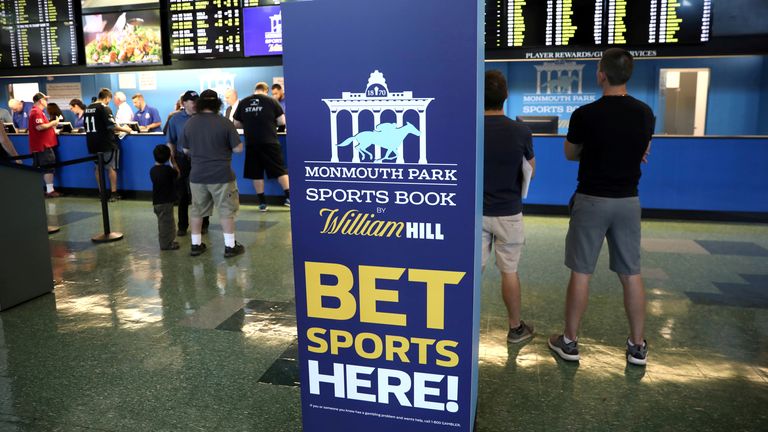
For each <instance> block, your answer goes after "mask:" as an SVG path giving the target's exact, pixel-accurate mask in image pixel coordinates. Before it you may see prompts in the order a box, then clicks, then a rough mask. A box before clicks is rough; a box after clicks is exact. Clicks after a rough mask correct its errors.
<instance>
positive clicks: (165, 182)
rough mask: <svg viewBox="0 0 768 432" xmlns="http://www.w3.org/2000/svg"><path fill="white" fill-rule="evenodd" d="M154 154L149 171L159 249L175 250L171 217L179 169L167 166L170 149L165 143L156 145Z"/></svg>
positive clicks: (172, 218)
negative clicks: (152, 165)
mask: <svg viewBox="0 0 768 432" xmlns="http://www.w3.org/2000/svg"><path fill="white" fill-rule="evenodd" d="M152 153H153V155H154V156H155V166H154V167H152V169H151V170H150V171H149V177H150V178H151V179H152V205H154V207H155V214H156V215H157V230H158V233H159V239H160V250H176V249H178V248H179V243H178V242H176V220H175V219H174V217H173V203H174V202H175V201H176V179H177V178H178V177H179V171H178V169H176V168H175V167H174V168H172V167H170V166H168V160H169V159H170V158H171V149H170V148H168V146H166V145H158V146H156V147H155V150H154V151H153V152H152Z"/></svg>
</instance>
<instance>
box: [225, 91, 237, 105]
mask: <svg viewBox="0 0 768 432" xmlns="http://www.w3.org/2000/svg"><path fill="white" fill-rule="evenodd" d="M224 100H225V101H227V105H229V106H232V105H234V103H235V102H237V91H236V90H235V89H232V88H230V89H227V90H226V91H224Z"/></svg>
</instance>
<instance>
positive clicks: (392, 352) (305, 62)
mask: <svg viewBox="0 0 768 432" xmlns="http://www.w3.org/2000/svg"><path fill="white" fill-rule="evenodd" d="M482 4H483V3H482V2H480V1H478V2H469V1H464V2H451V4H450V5H448V4H447V3H446V2H445V1H444V0H420V1H417V2H414V1H412V0H368V1H364V2H361V1H359V0H316V1H303V2H289V3H283V5H282V10H283V15H284V17H285V31H284V43H285V56H284V59H283V60H284V67H285V81H286V84H287V85H288V86H289V87H290V89H291V90H290V91H291V100H292V104H291V113H290V114H289V116H288V118H287V123H288V125H289V126H288V128H289V129H290V131H289V137H290V138H289V140H290V149H289V151H288V157H289V166H290V167H291V183H292V187H291V190H292V193H291V205H292V207H291V223H292V237H293V257H294V275H295V284H296V313H297V320H298V333H299V349H300V352H299V359H300V368H301V395H302V416H303V423H304V430H305V431H307V432H312V431H329V430H344V431H347V430H349V431H363V430H364V431H366V432H374V431H391V430H398V431H445V430H450V431H471V430H472V428H473V423H474V414H475V408H476V400H477V355H478V339H479V337H478V335H479V309H480V306H479V305H480V290H479V286H480V284H479V277H480V244H479V238H480V237H479V236H480V228H481V211H480V204H481V200H480V198H481V197H482V190H481V188H482V181H479V180H478V179H482V172H481V169H482V164H481V162H482V146H480V145H478V144H479V143H481V142H482V141H481V139H482V124H483V123H482V121H481V120H482V117H481V116H482V105H481V103H480V99H479V96H480V94H481V85H482V81H483V79H482V78H483V69H482V68H483V66H482V55H483V51H482V45H481V37H480V36H481V35H482V32H481V31H480V28H481V27H480V25H481V22H482V16H481V11H482V9H481V8H482ZM437 23H439V25H436V24H437Z"/></svg>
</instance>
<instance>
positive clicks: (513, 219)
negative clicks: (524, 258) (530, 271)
mask: <svg viewBox="0 0 768 432" xmlns="http://www.w3.org/2000/svg"><path fill="white" fill-rule="evenodd" d="M523 244H525V233H524V232H523V214H522V213H518V214H516V215H513V216H483V267H485V263H486V262H487V261H488V257H489V256H490V254H491V246H492V245H493V247H494V248H495V249H496V267H498V268H499V271H501V272H503V273H516V272H517V265H518V263H519V262H520V253H521V252H522V250H523Z"/></svg>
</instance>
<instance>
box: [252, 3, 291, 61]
mask: <svg viewBox="0 0 768 432" xmlns="http://www.w3.org/2000/svg"><path fill="white" fill-rule="evenodd" d="M243 41H244V43H245V56H246V57H254V56H267V55H280V54H282V53H283V18H282V14H281V13H280V6H262V7H252V8H244V9H243Z"/></svg>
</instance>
